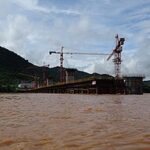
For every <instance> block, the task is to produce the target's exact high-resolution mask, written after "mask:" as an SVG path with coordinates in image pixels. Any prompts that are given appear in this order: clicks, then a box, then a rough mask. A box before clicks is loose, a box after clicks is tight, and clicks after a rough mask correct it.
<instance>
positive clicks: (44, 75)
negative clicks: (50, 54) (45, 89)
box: [41, 63, 50, 85]
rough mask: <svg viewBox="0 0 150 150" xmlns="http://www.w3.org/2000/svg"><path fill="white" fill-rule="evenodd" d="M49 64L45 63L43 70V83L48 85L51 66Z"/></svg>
mask: <svg viewBox="0 0 150 150" xmlns="http://www.w3.org/2000/svg"><path fill="white" fill-rule="evenodd" d="M49 66H50V65H49V64H48V65H45V63H44V64H43V66H41V67H42V72H43V85H48V68H49Z"/></svg>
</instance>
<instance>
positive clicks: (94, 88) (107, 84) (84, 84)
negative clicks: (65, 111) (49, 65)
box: [22, 77, 125, 94]
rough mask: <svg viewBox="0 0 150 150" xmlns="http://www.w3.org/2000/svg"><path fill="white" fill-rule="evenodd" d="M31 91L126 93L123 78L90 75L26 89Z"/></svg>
mask: <svg viewBox="0 0 150 150" xmlns="http://www.w3.org/2000/svg"><path fill="white" fill-rule="evenodd" d="M22 92H23V91H22ZM24 92H31V93H72V94H124V92H125V84H124V80H123V79H119V80H116V79H115V78H112V77H110V78H96V77H90V78H86V79H82V80H76V81H70V82H67V83H57V84H53V85H49V86H44V87H40V88H35V89H30V90H25V91H24Z"/></svg>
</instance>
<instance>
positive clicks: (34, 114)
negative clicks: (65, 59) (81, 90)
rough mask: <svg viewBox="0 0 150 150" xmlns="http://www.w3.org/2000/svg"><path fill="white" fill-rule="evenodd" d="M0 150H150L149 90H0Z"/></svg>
mask: <svg viewBox="0 0 150 150" xmlns="http://www.w3.org/2000/svg"><path fill="white" fill-rule="evenodd" d="M0 150H150V94H144V95H71V94H0Z"/></svg>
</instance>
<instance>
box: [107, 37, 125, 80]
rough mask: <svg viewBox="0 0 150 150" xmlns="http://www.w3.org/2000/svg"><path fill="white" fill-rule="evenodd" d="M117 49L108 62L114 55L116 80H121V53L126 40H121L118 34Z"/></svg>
mask: <svg viewBox="0 0 150 150" xmlns="http://www.w3.org/2000/svg"><path fill="white" fill-rule="evenodd" d="M115 38H116V47H115V48H114V49H113V51H112V53H111V54H110V55H109V57H108V58H107V60H109V59H110V58H111V57H112V56H113V55H114V59H113V62H114V67H115V77H116V79H120V78H121V62H122V60H121V52H122V46H123V44H124V41H125V38H119V36H118V34H117V35H116V37H115Z"/></svg>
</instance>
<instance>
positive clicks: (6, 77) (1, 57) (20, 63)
mask: <svg viewBox="0 0 150 150" xmlns="http://www.w3.org/2000/svg"><path fill="white" fill-rule="evenodd" d="M44 71H47V74H48V77H49V78H51V79H52V80H53V81H54V82H58V81H59V72H60V67H54V68H47V67H39V66H36V65H33V64H32V63H30V62H28V60H25V59H24V58H22V57H21V56H19V55H17V54H16V53H14V52H12V51H10V50H8V49H6V48H3V47H0V90H1V89H2V88H8V87H9V88H11V87H16V86H17V85H18V84H19V83H20V82H21V81H32V80H34V79H35V77H38V78H39V81H40V82H42V79H43V72H44ZM75 76H76V79H80V78H84V77H88V76H90V74H88V73H85V72H82V71H78V70H77V71H76V73H75Z"/></svg>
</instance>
